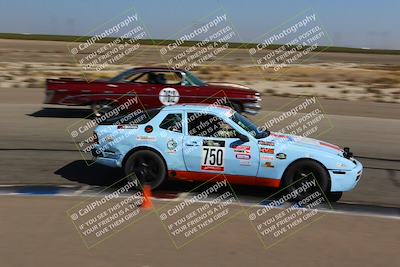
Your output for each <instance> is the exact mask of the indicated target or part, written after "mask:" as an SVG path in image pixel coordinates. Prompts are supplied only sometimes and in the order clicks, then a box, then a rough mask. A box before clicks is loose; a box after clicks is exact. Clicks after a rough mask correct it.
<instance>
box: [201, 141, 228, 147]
mask: <svg viewBox="0 0 400 267" xmlns="http://www.w3.org/2000/svg"><path fill="white" fill-rule="evenodd" d="M203 146H218V147H225V141H221V140H210V139H208V140H203Z"/></svg>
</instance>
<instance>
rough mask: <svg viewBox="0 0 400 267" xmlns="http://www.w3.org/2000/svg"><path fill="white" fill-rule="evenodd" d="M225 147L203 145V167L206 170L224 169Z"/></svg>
mask: <svg viewBox="0 0 400 267" xmlns="http://www.w3.org/2000/svg"><path fill="white" fill-rule="evenodd" d="M224 150H225V148H224V147H207V146H203V151H202V164H201V169H202V170H204V171H224Z"/></svg>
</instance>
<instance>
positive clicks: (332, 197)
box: [326, 192, 343, 202]
mask: <svg viewBox="0 0 400 267" xmlns="http://www.w3.org/2000/svg"><path fill="white" fill-rule="evenodd" d="M342 195H343V192H329V193H328V194H327V195H326V197H327V198H328V200H329V201H330V202H337V201H339V200H340V198H341V197H342Z"/></svg>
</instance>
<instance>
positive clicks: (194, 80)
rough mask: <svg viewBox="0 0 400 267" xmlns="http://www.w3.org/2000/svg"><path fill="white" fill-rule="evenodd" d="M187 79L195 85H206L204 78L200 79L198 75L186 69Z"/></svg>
mask: <svg viewBox="0 0 400 267" xmlns="http://www.w3.org/2000/svg"><path fill="white" fill-rule="evenodd" d="M185 74H186V75H185V76H186V77H185V79H186V80H187V81H188V82H189V83H190V84H192V85H193V86H204V85H206V83H205V82H203V81H202V80H200V79H199V78H197V77H196V76H194V75H193V74H192V73H190V72H188V71H185Z"/></svg>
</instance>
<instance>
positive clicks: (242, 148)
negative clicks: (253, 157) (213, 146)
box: [232, 146, 250, 154]
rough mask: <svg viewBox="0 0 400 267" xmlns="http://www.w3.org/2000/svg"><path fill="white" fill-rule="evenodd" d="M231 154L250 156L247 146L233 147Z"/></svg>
mask: <svg viewBox="0 0 400 267" xmlns="http://www.w3.org/2000/svg"><path fill="white" fill-rule="evenodd" d="M232 148H233V152H234V153H239V154H250V147H249V146H233V147H232Z"/></svg>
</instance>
